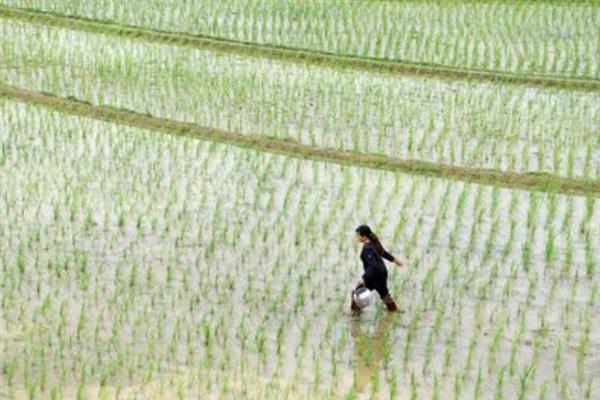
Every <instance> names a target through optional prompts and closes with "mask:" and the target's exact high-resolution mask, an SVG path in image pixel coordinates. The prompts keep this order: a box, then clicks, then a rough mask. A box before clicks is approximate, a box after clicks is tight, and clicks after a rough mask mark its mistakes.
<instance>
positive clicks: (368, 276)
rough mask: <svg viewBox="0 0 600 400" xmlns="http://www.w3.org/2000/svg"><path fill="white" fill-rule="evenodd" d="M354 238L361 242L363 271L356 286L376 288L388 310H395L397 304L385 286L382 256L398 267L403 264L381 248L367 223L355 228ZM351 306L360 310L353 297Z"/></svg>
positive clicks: (385, 273)
mask: <svg viewBox="0 0 600 400" xmlns="http://www.w3.org/2000/svg"><path fill="white" fill-rule="evenodd" d="M356 239H357V240H358V242H359V243H362V244H363V248H362V251H361V253H360V259H361V260H362V262H363V268H364V271H365V273H364V274H363V276H362V279H361V280H360V281H359V282H358V286H357V287H360V286H362V285H364V286H366V287H367V289H370V290H376V291H377V293H379V296H380V297H381V300H383V302H384V303H385V305H386V307H387V309H388V311H397V310H398V306H396V302H395V301H394V299H393V298H392V296H391V295H390V291H389V290H388V287H387V277H388V273H387V268H386V267H385V264H384V262H383V259H382V257H383V258H385V259H386V260H388V261H390V262H393V263H394V264H396V265H397V266H399V267H402V266H403V265H404V264H403V263H402V262H401V261H400V260H397V259H396V258H394V256H392V255H391V254H390V253H389V252H387V251H386V250H385V249H384V248H383V246H382V245H381V242H380V241H379V238H378V237H377V235H375V233H373V231H372V230H371V228H369V227H368V226H367V225H361V226H359V227H358V228H356ZM351 308H352V310H353V311H359V310H360V307H358V305H357V304H356V303H355V302H354V298H352V304H351Z"/></svg>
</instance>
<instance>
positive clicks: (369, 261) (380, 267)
mask: <svg viewBox="0 0 600 400" xmlns="http://www.w3.org/2000/svg"><path fill="white" fill-rule="evenodd" d="M382 257H383V258H385V259H386V260H388V261H390V262H393V261H394V260H395V258H394V256H392V255H391V254H390V253H388V252H387V251H386V250H384V251H383V254H382V255H381V256H380V255H379V254H378V253H377V249H376V248H375V245H374V244H373V243H371V242H368V243H365V245H364V246H363V248H362V251H361V252H360V259H361V260H362V262H363V268H364V270H365V273H364V274H363V279H369V278H373V277H376V276H379V275H384V274H386V273H387V269H386V268H385V264H384V263H383V259H382Z"/></svg>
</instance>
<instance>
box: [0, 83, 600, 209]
mask: <svg viewBox="0 0 600 400" xmlns="http://www.w3.org/2000/svg"><path fill="white" fill-rule="evenodd" d="M0 96H6V97H8V98H11V99H13V100H18V101H23V102H27V103H32V104H37V105H42V106H45V107H47V108H49V109H51V110H54V111H58V112H64V113H68V114H73V115H78V116H83V117H89V118H94V119H99V120H102V121H107V122H112V123H118V124H124V125H129V126H132V127H137V128H146V129H152V130H158V131H163V132H167V133H170V134H175V135H182V136H190V137H194V138H199V139H204V140H210V141H215V142H223V143H229V144H233V145H236V146H239V147H245V148H251V149H255V150H260V151H267V152H270V153H275V154H282V155H286V156H289V157H295V158H306V159H311V160H317V161H325V162H329V163H335V164H342V165H351V166H356V167H367V168H372V169H382V170H388V171H396V172H405V173H413V174H418V175H428V176H433V177H438V178H446V179H453V180H464V181H468V182H474V183H480V184H486V185H493V186H501V187H510V188H521V189H528V190H536V191H543V192H551V193H567V194H578V195H587V196H596V197H600V181H599V180H595V181H594V180H582V179H573V178H565V177H561V176H556V175H550V174H518V173H511V172H505V171H498V170H490V169H475V168H468V167H457V166H453V165H446V164H435V163H428V162H424V161H419V160H402V159H397V158H392V157H386V156H381V155H377V154H365V153H356V152H348V151H342V150H336V149H330V148H321V147H316V146H307V145H303V144H300V143H297V142H295V141H290V140H282V139H273V138H269V137H266V136H256V135H242V134H240V133H237V132H229V131H223V130H219V129H214V128H210V127H204V126H198V125H195V124H190V123H184V122H180V121H175V120H170V119H166V118H158V117H153V116H151V115H148V114H141V113H137V112H134V111H130V110H123V109H115V108H111V107H106V106H94V105H91V104H89V103H86V102H82V101H79V100H77V99H72V98H69V99H66V98H60V97H56V96H52V95H48V94H45V93H40V92H32V91H27V90H23V89H19V88H16V87H13V86H7V85H4V84H0Z"/></svg>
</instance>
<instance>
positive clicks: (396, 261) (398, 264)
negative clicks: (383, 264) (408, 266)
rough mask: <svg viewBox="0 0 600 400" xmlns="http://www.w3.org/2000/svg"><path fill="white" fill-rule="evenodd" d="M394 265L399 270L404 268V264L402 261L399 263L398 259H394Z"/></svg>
mask: <svg viewBox="0 0 600 400" xmlns="http://www.w3.org/2000/svg"><path fill="white" fill-rule="evenodd" d="M394 264H396V265H397V266H398V267H400V268H402V267H404V263H403V262H402V261H400V260H399V259H395V260H394Z"/></svg>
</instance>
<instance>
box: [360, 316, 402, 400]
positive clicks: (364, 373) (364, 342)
mask: <svg viewBox="0 0 600 400" xmlns="http://www.w3.org/2000/svg"><path fill="white" fill-rule="evenodd" d="M394 317H395V315H394V314H391V313H389V314H388V313H386V314H384V315H380V316H379V317H376V318H378V321H377V326H376V328H375V330H374V331H373V332H369V327H370V326H372V325H371V323H370V321H367V320H364V319H363V318H361V317H360V316H355V317H353V318H351V329H350V333H351V335H352V339H353V340H354V359H355V364H354V390H355V391H356V392H358V393H361V392H364V391H365V389H366V388H367V387H368V386H369V382H371V383H376V382H378V379H379V376H380V372H381V369H382V367H383V365H382V364H387V363H382V361H385V360H384V358H385V359H388V357H389V355H390V352H391V346H390V341H389V337H390V332H391V330H390V329H389V328H390V327H391V326H393V324H392V321H393V320H394Z"/></svg>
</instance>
